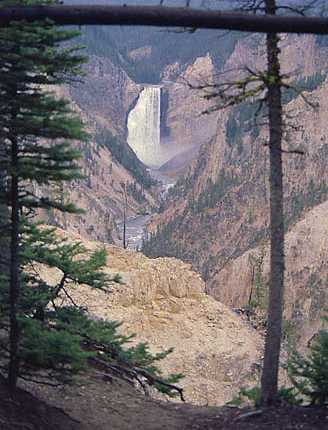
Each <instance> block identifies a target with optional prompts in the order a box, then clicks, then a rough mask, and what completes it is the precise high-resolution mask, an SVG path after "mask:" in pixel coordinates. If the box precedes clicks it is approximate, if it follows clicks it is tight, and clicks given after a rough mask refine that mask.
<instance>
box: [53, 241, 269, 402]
mask: <svg viewBox="0 0 328 430" xmlns="http://www.w3.org/2000/svg"><path fill="white" fill-rule="evenodd" d="M83 243H84V245H85V246H86V247H87V248H88V249H90V250H91V249H96V248H97V247H99V246H102V245H101V244H99V243H96V242H85V241H84V242H83ZM106 250H107V251H108V266H107V267H106V271H107V272H108V273H110V274H114V273H115V274H116V273H119V274H120V275H121V276H122V280H123V284H122V285H116V286H115V285H114V286H113V289H112V292H110V293H104V292H100V291H92V290H90V289H89V288H87V287H75V288H73V287H72V289H71V290H70V294H71V295H72V297H73V298H74V300H75V301H76V302H77V303H80V304H83V305H84V306H87V307H88V309H89V311H90V312H91V313H92V314H93V315H95V316H97V317H102V318H106V319H111V320H119V321H123V322H124V324H123V327H122V331H123V332H124V333H125V334H129V333H130V334H132V333H135V334H136V339H135V341H136V342H140V341H142V342H148V343H149V345H150V347H151V350H152V351H153V352H161V351H163V350H165V349H168V348H171V347H173V348H174V352H173V353H172V354H170V355H169V356H168V357H167V358H166V359H164V360H163V361H162V362H160V363H159V365H160V367H161V368H162V370H163V371H164V372H170V373H171V372H177V373H180V372H181V373H183V374H185V378H184V379H183V380H182V382H181V385H182V386H183V387H184V389H185V396H186V399H187V401H189V402H192V403H196V404H210V405H215V404H223V403H225V402H227V401H229V400H231V399H232V397H233V396H234V395H235V394H237V393H238V391H239V388H240V387H241V386H244V385H248V384H253V385H254V384H255V383H256V379H257V376H258V375H257V373H256V368H257V367H256V363H258V362H259V361H260V355H261V349H262V340H261V338H260V336H259V335H258V333H257V332H256V331H255V330H254V329H252V328H251V327H249V326H248V325H247V323H246V322H245V321H243V319H241V318H240V317H238V316H237V315H236V314H234V313H233V312H232V311H230V310H229V309H228V308H227V307H225V306H224V305H223V304H221V303H219V302H217V301H216V300H214V299H213V298H212V297H209V296H207V295H206V294H205V292H204V289H205V285H204V282H203V281H202V280H201V278H200V276H199V275H198V274H197V273H195V272H193V271H192V270H191V268H190V266H189V265H188V264H185V263H183V262H181V261H179V260H176V259H172V258H157V259H149V258H147V257H145V256H144V255H142V254H141V253H136V252H133V251H127V250H124V249H121V248H118V247H115V246H106ZM45 276H47V277H50V279H51V276H55V274H52V273H51V272H47V274H45Z"/></svg>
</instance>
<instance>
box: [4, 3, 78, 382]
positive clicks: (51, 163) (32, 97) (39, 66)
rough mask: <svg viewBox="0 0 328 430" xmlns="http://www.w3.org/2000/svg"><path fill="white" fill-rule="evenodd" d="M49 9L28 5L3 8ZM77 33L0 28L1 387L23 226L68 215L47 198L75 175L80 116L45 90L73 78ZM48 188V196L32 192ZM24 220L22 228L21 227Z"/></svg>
mask: <svg viewBox="0 0 328 430" xmlns="http://www.w3.org/2000/svg"><path fill="white" fill-rule="evenodd" d="M13 3H14V4H17V3H18V4H20V5H26V4H31V3H33V4H35V3H37V4H40V3H47V4H48V3H51V2H50V1H46V2H39V1H36V2H31V1H29V0H26V1H25V0H21V1H5V2H2V6H8V5H10V4H13ZM76 34H77V33H76V32H75V31H71V30H68V31H66V30H65V31H64V30H59V29H57V28H56V27H55V26H54V25H53V24H52V23H51V22H49V21H44V22H42V23H33V24H26V23H24V22H20V23H18V22H17V23H12V24H11V25H10V26H8V27H6V28H1V29H0V81H1V82H0V94H1V105H0V130H1V142H2V151H1V152H2V153H3V156H2V157H1V160H0V162H1V166H0V168H1V170H2V171H3V172H6V175H7V178H6V180H5V183H6V188H7V189H6V190H5V193H3V197H4V201H3V202H2V203H3V204H6V205H7V207H8V208H9V221H10V228H9V238H8V240H9V243H10V251H9V254H10V255H9V263H10V264H9V267H10V269H9V276H8V278H9V280H8V283H9V295H8V301H9V309H8V312H9V322H10V324H9V327H10V334H9V366H8V383H9V386H10V387H15V385H16V382H17V377H18V374H19V344H20V338H21V331H22V327H21V323H20V298H21V288H22V283H23V277H22V267H23V259H22V240H23V239H22V238H23V235H22V233H23V231H22V229H23V225H25V224H26V222H28V219H29V217H30V216H31V214H33V213H35V211H36V210H38V209H40V208H56V209H59V210H62V211H75V210H76V209H75V208H74V206H73V205H71V204H69V203H68V204H65V203H64V204H63V203H62V202H60V201H59V200H57V199H56V198H51V189H54V188H55V185H56V184H57V183H58V182H60V181H69V180H72V179H75V178H78V177H80V174H79V171H78V165H77V159H78V153H77V152H76V151H75V150H73V149H72V148H71V147H70V146H69V143H68V142H67V140H71V139H84V138H85V134H84V132H83V130H82V126H81V122H80V120H79V118H77V117H76V116H74V115H73V113H72V112H71V110H70V108H69V104H68V102H67V101H66V100H64V99H61V98H57V97H56V96H55V94H54V93H53V92H51V90H50V88H52V87H53V86H54V85H58V84H63V83H64V82H67V81H68V80H69V79H72V77H73V76H75V75H77V74H78V73H79V72H80V65H81V63H82V62H83V61H84V57H82V56H81V55H79V53H78V51H77V48H71V47H65V46H64V45H63V43H64V42H66V41H69V40H70V39H71V38H72V37H73V36H75V35H76ZM32 185H36V186H37V187H39V188H40V187H43V186H47V188H48V196H47V197H45V196H40V195H38V194H37V193H36V192H34V191H33V189H35V187H32ZM23 220H24V222H23Z"/></svg>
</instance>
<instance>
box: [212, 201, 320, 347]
mask: <svg viewBox="0 0 328 430" xmlns="http://www.w3.org/2000/svg"><path fill="white" fill-rule="evenodd" d="M327 217H328V202H325V203H322V204H321V205H319V206H316V207H315V208H314V209H312V210H311V211H309V212H308V213H307V214H306V215H305V217H304V219H302V220H301V221H299V222H298V223H297V224H296V225H295V226H294V227H293V228H292V229H291V231H290V232H289V233H288V234H287V236H286V243H285V256H286V272H285V311H284V318H285V319H286V320H288V321H290V322H291V323H292V325H293V327H294V328H295V335H297V337H298V339H299V343H300V344H301V345H306V343H307V341H308V340H309V339H310V338H311V337H312V336H313V335H314V334H315V333H316V332H317V331H318V330H319V329H320V328H321V327H322V325H323V321H322V319H321V317H322V316H323V315H324V313H325V309H326V308H327V306H328V292H327V281H328V222H327ZM261 257H263V263H262V264H261V266H260V267H259V266H257V267H256V261H258V259H259V258H261ZM269 257H270V252H269V248H268V246H267V245H266V246H263V247H257V248H254V249H251V250H249V251H247V252H246V253H245V254H243V255H242V256H241V257H239V258H237V259H235V260H233V261H231V262H229V263H228V264H227V265H226V266H225V267H224V268H223V269H222V270H221V271H220V272H219V273H218V274H217V275H216V276H215V278H214V281H213V284H212V285H213V287H212V289H211V294H212V295H213V296H214V297H216V298H217V300H219V301H222V302H224V303H226V304H230V305H232V306H238V307H245V306H247V305H248V301H249V298H250V297H251V295H252V289H253V293H254V288H255V287H254V278H255V276H256V275H257V273H256V272H259V271H261V277H262V287H261V288H263V290H266V289H267V282H268V276H269ZM258 274H259V273H258ZM227 286H229V288H227Z"/></svg>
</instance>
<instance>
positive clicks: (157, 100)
mask: <svg viewBox="0 0 328 430" xmlns="http://www.w3.org/2000/svg"><path fill="white" fill-rule="evenodd" d="M127 125H128V144H129V145H130V146H131V148H132V149H133V150H134V152H135V153H136V155H137V157H138V158H139V160H141V161H142V162H143V163H144V164H146V165H147V166H151V167H159V166H160V165H161V164H162V163H163V154H162V148H161V136H160V129H161V88H160V87H151V86H149V87H145V88H144V90H143V91H142V92H141V93H140V96H139V99H138V101H137V104H136V106H135V107H134V109H133V110H132V111H131V112H130V114H129V117H128V124H127Z"/></svg>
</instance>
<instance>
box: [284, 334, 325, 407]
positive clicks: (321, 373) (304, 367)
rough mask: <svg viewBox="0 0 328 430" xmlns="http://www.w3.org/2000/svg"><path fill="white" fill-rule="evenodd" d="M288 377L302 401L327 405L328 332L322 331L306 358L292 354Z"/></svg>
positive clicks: (295, 353)
mask: <svg viewBox="0 0 328 430" xmlns="http://www.w3.org/2000/svg"><path fill="white" fill-rule="evenodd" d="M287 368H288V373H289V377H290V379H291V381H292V383H293V385H294V387H295V389H296V390H297V392H298V394H299V397H300V398H302V399H303V401H306V400H310V402H311V404H312V405H328V331H327V330H322V331H320V332H319V334H318V336H317V338H316V339H315V340H314V342H313V344H312V345H311V347H310V353H309V355H308V356H307V357H304V356H302V355H301V354H299V353H297V352H294V353H293V354H292V355H291V358H290V360H289V362H288V366H287Z"/></svg>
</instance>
